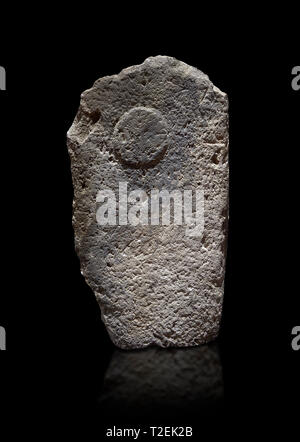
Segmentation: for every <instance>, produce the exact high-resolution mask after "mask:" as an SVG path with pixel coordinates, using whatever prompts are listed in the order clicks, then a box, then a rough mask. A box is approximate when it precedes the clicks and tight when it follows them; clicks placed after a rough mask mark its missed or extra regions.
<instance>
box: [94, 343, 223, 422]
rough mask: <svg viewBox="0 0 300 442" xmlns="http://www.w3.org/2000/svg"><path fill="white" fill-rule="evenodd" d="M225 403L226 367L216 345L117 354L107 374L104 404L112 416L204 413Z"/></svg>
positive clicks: (102, 402) (115, 353) (120, 352)
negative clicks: (181, 411)
mask: <svg viewBox="0 0 300 442" xmlns="http://www.w3.org/2000/svg"><path fill="white" fill-rule="evenodd" d="M222 399H223V379H222V367H221V361H220V357H219V352H218V348H217V346H216V345H203V346H200V347H198V348H189V349H171V350H162V349H159V348H149V349H146V350H142V351H139V352H137V351H132V352H123V351H119V350H116V351H115V352H114V354H113V357H112V360H111V363H110V366H109V368H108V370H107V373H106V376H105V379H104V386H103V392H102V395H101V397H100V404H101V406H102V408H103V410H105V412H107V413H108V414H109V413H110V412H113V411H115V410H116V409H119V410H120V411H121V413H122V414H131V413H133V414H134V415H137V414H143V412H147V410H148V409H152V410H153V409H154V410H157V411H158V412H161V411H163V412H164V411H165V410H169V412H172V410H174V409H175V410H176V409H179V410H180V409H182V410H185V411H187V412H189V410H191V411H194V412H198V411H199V409H202V408H205V409H206V410H207V409H208V408H214V407H215V406H218V405H219V404H221V402H222Z"/></svg>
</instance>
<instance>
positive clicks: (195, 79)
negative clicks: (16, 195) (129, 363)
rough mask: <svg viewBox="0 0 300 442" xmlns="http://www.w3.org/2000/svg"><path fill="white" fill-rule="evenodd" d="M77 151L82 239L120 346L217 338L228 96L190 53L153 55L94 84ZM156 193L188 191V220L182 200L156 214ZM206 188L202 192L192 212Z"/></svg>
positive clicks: (71, 144) (88, 269)
mask: <svg viewBox="0 0 300 442" xmlns="http://www.w3.org/2000/svg"><path fill="white" fill-rule="evenodd" d="M68 149H69V154H70V157H71V164H72V178H73V185H74V208H73V209H74V215H73V225H74V230H75V247H76V251H77V254H78V256H79V258H80V264H81V270H82V274H83V275H84V277H85V279H86V281H87V283H88V285H89V286H90V287H91V288H92V290H93V291H94V293H95V296H96V298H97V300H98V302H99V305H100V308H101V314H102V319H103V321H104V323H105V325H106V327H107V330H108V333H109V335H110V337H111V339H112V341H113V342H114V344H115V345H117V346H118V347H120V348H123V349H137V348H142V347H147V346H150V345H158V346H161V347H169V346H175V347H187V346H195V345H198V344H202V343H206V342H208V341H211V340H213V339H214V338H216V336H217V335H218V331H219V326H220V318H221V312H222V303H223V289H224V273H225V258H226V256H225V255H226V236H227V217H228V102H227V96H226V94H225V93H223V92H221V91H220V90H219V89H218V88H216V87H215V86H214V85H213V84H212V82H211V81H210V80H209V78H208V77H207V76H206V75H205V74H203V73H202V72H201V71H199V70H198V69H196V68H193V67H191V66H189V65H187V64H185V63H183V62H181V61H178V60H176V59H174V58H172V57H165V56H157V57H150V58H147V59H146V60H145V62H144V63H143V64H141V65H138V66H132V67H130V68H127V69H124V70H123V71H122V72H121V73H120V74H119V75H112V76H108V77H103V78H100V79H99V80H97V81H96V82H95V84H94V85H93V87H92V88H91V89H89V90H87V91H85V92H83V94H82V95H81V102H80V107H79V110H78V113H77V115H76V118H75V120H74V123H73V125H72V127H71V128H70V130H69V132H68ZM120 183H121V184H120ZM136 189H142V190H143V193H139V194H137V193H134V192H132V191H135V190H136ZM155 189H157V191H162V190H167V191H169V192H170V193H171V192H172V191H174V190H176V191H177V192H178V191H179V194H180V195H182V200H180V198H179V200H177V202H178V201H179V202H180V201H181V202H182V203H183V206H182V207H183V214H184V216H183V218H182V223H180V220H179V219H178V217H176V216H175V198H174V208H173V212H172V209H171V215H170V221H171V222H170V223H169V224H168V223H167V222H166V220H167V215H168V214H167V209H169V208H170V207H168V206H167V207H166V206H163V208H162V213H161V214H160V215H159V217H158V220H157V218H156V223H155V222H153V220H154V217H153V218H151V214H152V212H151V210H152V207H154V202H152V200H151V196H152V192H154V193H155ZM195 189H201V190H202V192H203V193H202V194H201V193H199V195H200V197H199V201H198V200H197V202H196V200H195V196H194V200H193V205H192V210H191V213H188V211H185V206H184V204H185V202H187V204H188V201H189V199H188V195H190V194H191V192H194V195H195ZM120 190H123V191H126V195H128V200H127V198H126V197H125V199H124V195H123V196H122V195H121V196H120ZM188 191H189V192H190V193H189V192H188ZM108 192H110V193H108ZM131 192H132V193H131ZM154 193H153V194H154ZM104 195H106V198H104ZM107 195H109V198H107ZM201 195H202V196H201ZM114 198H115V201H116V203H117V208H116V209H114V207H113V202H114ZM153 201H154V200H153ZM172 201H173V200H172ZM198 203H199V207H202V209H203V208H204V219H203V218H201V216H200V217H199V218H197V213H198V212H197V207H198V206H197V204H198ZM105 207H106V209H107V210H106V211H105V209H104V208H105ZM200 212H201V211H199V213H200ZM127 213H128V217H127ZM101 214H102V215H101ZM164 216H166V218H164ZM103 217H104V218H105V217H107V218H106V219H107V224H106V225H104V224H103ZM100 219H101V220H102V222H99V220H100ZM201 220H202V224H201ZM157 221H158V222H157ZM175 221H176V222H175ZM153 224H154V225H153ZM195 226H196V227H197V228H198V230H197V228H196V227H195ZM195 232H196V233H197V232H198V233H197V234H195Z"/></svg>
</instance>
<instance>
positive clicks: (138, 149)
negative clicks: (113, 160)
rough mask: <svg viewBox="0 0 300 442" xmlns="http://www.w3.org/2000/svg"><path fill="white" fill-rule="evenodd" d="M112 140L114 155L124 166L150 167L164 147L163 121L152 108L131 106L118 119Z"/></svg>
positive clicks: (157, 159) (166, 141)
mask: <svg viewBox="0 0 300 442" xmlns="http://www.w3.org/2000/svg"><path fill="white" fill-rule="evenodd" d="M112 141H113V148H114V151H115V154H116V156H117V158H118V159H119V160H120V161H121V162H122V163H124V164H125V165H127V166H129V167H134V168H148V167H153V166H155V165H156V164H157V163H158V162H159V161H160V160H161V159H162V158H163V156H164V154H165V151H166V149H167V147H168V146H167V143H168V127H167V122H166V120H165V119H164V117H163V115H162V114H161V113H160V112H159V111H158V110H156V109H153V108H149V107H134V108H132V109H130V110H129V111H128V112H125V113H124V114H123V115H122V117H121V118H120V119H119V121H118V123H117V124H116V126H115V128H114V132H113V137H112Z"/></svg>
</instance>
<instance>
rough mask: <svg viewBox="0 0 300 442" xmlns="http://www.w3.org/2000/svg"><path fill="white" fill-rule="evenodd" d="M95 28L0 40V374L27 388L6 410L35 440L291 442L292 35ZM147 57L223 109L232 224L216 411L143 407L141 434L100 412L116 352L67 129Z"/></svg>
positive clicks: (172, 26) (194, 26)
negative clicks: (207, 84) (113, 432)
mask: <svg viewBox="0 0 300 442" xmlns="http://www.w3.org/2000/svg"><path fill="white" fill-rule="evenodd" d="M90 15H93V13H90V14H89V16H88V17H87V16H85V15H83V17H82V22H85V21H87V20H90ZM98 19H99V22H98V25H97V26H96V25H93V26H94V28H93V26H92V25H90V26H88V27H87V30H85V28H82V27H81V25H80V24H74V23H68V20H67V19H66V21H65V22H64V23H63V24H62V28H60V33H59V34H58V30H57V28H56V22H55V21H53V22H52V23H51V25H48V26H47V29H43V25H42V24H40V25H37V28H35V30H34V32H32V33H31V34H30V35H29V29H28V28H27V30H26V32H23V31H22V32H21V31H20V32H19V33H18V32H17V31H16V29H14V30H13V31H12V30H11V31H10V32H9V31H8V33H7V34H5V36H4V37H3V40H2V41H5V42H6V44H5V45H4V46H3V51H2V53H1V57H2V58H0V65H2V66H5V67H6V71H7V91H5V92H1V95H0V104H1V121H2V124H1V133H2V136H3V138H2V140H4V141H2V143H1V144H2V152H3V163H2V172H3V173H2V179H3V183H2V189H3V198H2V201H3V207H4V209H5V210H4V213H5V215H4V221H6V222H7V224H8V225H9V227H12V228H13V234H12V235H10V236H9V235H8V234H6V229H4V230H3V232H2V234H3V243H4V242H5V241H6V240H7V239H8V240H9V247H8V249H9V250H8V253H7V255H6V256H7V259H6V260H5V261H6V264H7V270H5V273H4V275H3V294H1V305H0V307H1V308H0V325H2V326H5V327H6V329H7V352H5V355H4V352H1V367H2V368H5V367H7V365H6V364H9V370H8V371H7V373H6V375H5V376H7V379H10V381H9V385H10V388H11V389H12V390H13V389H14V388H15V386H16V385H18V388H20V392H21V391H23V388H24V389H25V390H26V394H25V393H24V394H23V393H22V394H21V393H19V394H18V393H17V392H16V396H14V400H13V404H12V407H13V408H12V413H14V412H15V411H16V410H17V409H18V410H20V411H21V412H22V411H24V410H25V409H26V410H27V409H28V410H32V411H31V412H30V417H29V418H27V419H26V427H27V428H29V429H31V430H32V431H34V430H35V429H36V427H37V422H39V423H41V422H44V427H43V428H44V431H45V432H46V433H49V432H51V431H52V430H54V432H55V434H56V435H62V434H64V433H65V434H67V435H70V434H71V433H73V431H74V430H75V432H76V433H77V432H78V433H79V431H80V430H83V432H84V433H83V434H84V435H85V438H86V439H89V438H92V439H95V440H103V439H104V428H106V427H107V426H108V422H111V423H112V424H113V425H116V426H118V425H120V426H121V423H122V424H124V423H127V424H130V423H132V424H133V425H136V426H137V425H138V423H143V424H146V425H156V424H163V425H167V424H168V425H175V426H178V425H180V424H183V423H184V424H190V425H193V427H194V431H195V432H196V433H197V434H198V436H197V437H196V438H197V439H198V440H200V439H201V438H202V439H203V440H204V438H206V437H212V435H219V436H222V437H231V438H234V439H235V438H236V439H243V438H244V437H245V435H250V436H252V437H257V436H266V437H269V436H270V434H271V433H272V434H273V433H274V432H275V433H276V434H279V433H280V432H282V435H284V437H285V438H287V437H288V435H289V434H291V433H292V432H293V431H294V430H296V425H297V424H296V412H297V408H296V406H295V403H296V402H297V400H298V401H299V354H298V353H299V352H298V353H297V352H294V351H292V349H291V330H292V328H293V327H294V326H295V325H299V319H300V314H299V289H298V288H297V280H298V268H297V264H298V261H299V260H298V256H297V255H298V253H297V240H298V232H297V227H298V210H297V209H298V207H297V206H298V204H297V203H298V199H299V198H298V195H297V188H298V175H299V170H298V169H299V167H298V149H299V129H298V126H299V100H300V91H298V92H297V91H294V90H292V88H291V80H292V75H291V70H292V67H293V66H296V65H299V64H300V62H299V48H297V40H296V37H295V36H294V35H293V33H292V31H291V29H290V30H289V33H285V35H284V36H283V33H282V30H281V25H278V26H274V27H271V26H270V23H269V22H266V23H263V25H262V26H260V27H259V28H258V23H255V22H253V23H252V24H251V26H250V27H249V28H247V29H243V25H242V24H241V25H240V26H239V27H238V28H235V29H234V30H232V29H231V31H232V32H231V34H230V33H229V28H231V24H229V22H228V23H227V24H225V26H224V28H219V32H218V33H217V31H216V28H217V25H216V23H214V22H213V21H212V23H211V26H210V27H209V28H208V29H207V30H206V31H204V30H203V28H202V24H201V23H202V22H201V20H200V19H199V23H198V22H197V20H195V21H194V20H192V19H191V17H190V18H189V20H190V24H189V23H187V22H185V27H184V28H183V27H182V26H181V27H180V26H179V25H178V22H177V23H175V22H173V21H172V20H171V21H169V23H168V25H169V26H168V27H166V26H165V24H166V22H165V21H162V20H161V17H160V15H159V14H158V15H157V18H156V21H155V22H153V23H152V24H148V22H147V23H146V22H144V21H143V20H142V21H141V20H140V21H139V22H138V23H139V24H138V25H137V22H134V23H135V24H131V22H130V23H129V22H128V21H126V20H124V21H122V20H121V22H118V23H117V24H116V22H115V16H113V17H111V19H110V20H108V23H105V22H106V17H105V16H101V18H100V16H99V18H98ZM284 20H285V19H283V22H284ZM95 22H97V20H95ZM93 23H94V22H93ZM260 25H261V24H260ZM28 26H29V25H28ZM95 26H96V27H95ZM92 28H93V32H92V31H91V29H92ZM291 28H292V27H291ZM31 31H32V30H31ZM13 34H14V35H13ZM16 36H17V38H16ZM13 37H15V38H13ZM151 55H152V56H154V55H170V56H174V57H176V58H178V59H179V60H182V61H184V62H186V63H188V64H190V65H192V66H195V67H197V68H199V69H200V70H202V71H203V72H205V73H206V74H207V75H208V76H209V77H210V79H211V80H212V82H213V83H214V84H216V85H217V86H218V87H219V88H220V89H221V90H222V91H224V92H226V93H227V94H228V97H229V103H230V121H229V122H230V221H229V242H228V258H227V268H226V283H225V300H224V314H223V319H222V327H221V333H220V338H219V340H218V341H219V348H220V353H221V358H222V366H223V375H224V388H225V403H224V406H223V408H222V409H221V410H220V409H216V410H215V413H214V412H212V413H211V414H210V415H209V416H208V415H207V414H206V413H203V410H200V409H199V411H198V410H197V409H195V410H193V412H191V410H190V409H187V410H185V408H184V406H183V407H182V408H181V410H180V412H177V411H176V410H173V409H172V407H171V408H170V409H168V410H162V409H152V410H151V411H150V412H149V413H148V415H147V416H144V418H139V420H138V421H137V420H136V419H135V416H131V417H128V416H126V410H122V409H120V408H119V407H118V405H117V404H116V410H115V415H114V416H107V415H105V411H103V410H100V409H99V405H97V398H98V397H99V395H100V393H101V388H102V383H103V376H104V373H105V371H106V369H107V366H108V364H109V361H110V358H111V356H112V354H113V351H114V348H113V345H112V343H111V342H110V340H109V337H108V335H107V333H106V331H105V328H104V326H103V324H102V322H101V318H100V310H99V308H98V305H97V303H96V300H95V299H94V296H93V294H92V292H91V290H90V289H89V288H88V286H87V285H86V284H85V282H84V279H83V277H82V276H81V274H80V268H79V262H78V259H77V257H76V254H75V251H74V245H73V230H72V224H71V217H72V195H73V194H72V182H71V174H70V162H69V157H68V153H67V149H66V132H67V130H68V129H69V127H70V125H71V123H72V121H73V119H74V117H75V115H76V112H77V108H78V105H79V99H80V94H81V92H82V91H84V90H85V89H87V88H89V87H91V85H92V84H93V82H94V81H95V80H96V79H97V78H99V77H101V76H104V75H111V74H115V73H118V72H120V70H121V69H123V68H125V67H128V66H130V65H133V64H140V63H142V62H143V61H144V59H145V58H147V57H148V56H151ZM6 155H7V157H8V158H7V159H6ZM17 160H18V161H17ZM16 163H17V164H16ZM19 177H21V179H20V180H18V178H19ZM10 191H12V194H11V193H10ZM11 238H13V240H14V245H13V246H12V244H11V242H10V240H11ZM295 283H296V284H295ZM4 287H5V288H4ZM8 317H9V318H8ZM2 360H3V362H2ZM14 391H15V390H14ZM32 406H33V408H32ZM149 408H150V409H151V404H149ZM33 410H34V411H33ZM58 423H60V424H62V426H60V427H58V426H57V424H58ZM124 425H125V424H124ZM127 426H128V425H127ZM108 440H109V439H108Z"/></svg>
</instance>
